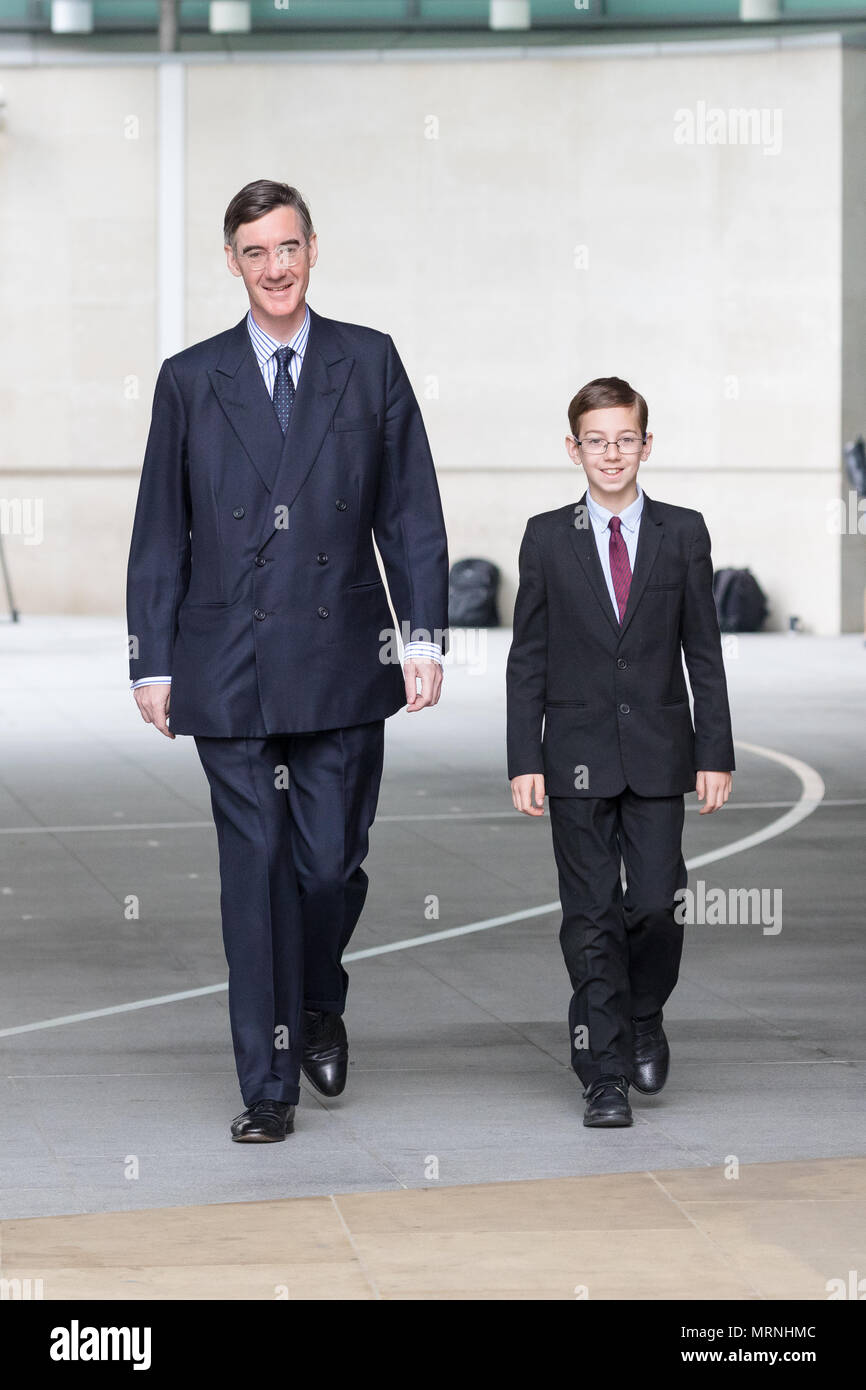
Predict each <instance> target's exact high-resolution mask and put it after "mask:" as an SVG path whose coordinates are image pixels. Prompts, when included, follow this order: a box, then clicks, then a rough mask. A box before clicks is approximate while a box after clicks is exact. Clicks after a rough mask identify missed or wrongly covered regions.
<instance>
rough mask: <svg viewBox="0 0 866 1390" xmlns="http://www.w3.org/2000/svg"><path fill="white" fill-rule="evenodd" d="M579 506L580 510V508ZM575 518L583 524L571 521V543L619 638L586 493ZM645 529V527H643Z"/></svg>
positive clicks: (575, 513)
mask: <svg viewBox="0 0 866 1390" xmlns="http://www.w3.org/2000/svg"><path fill="white" fill-rule="evenodd" d="M578 508H579V509H580V510H578ZM574 519H575V520H580V521H581V522H582V523H583V524H581V525H580V526H574V525H573V524H571V523H569V526H568V529H569V531H570V532H571V543H572V545H573V546H574V550H575V553H576V555H577V558H578V560H579V561H580V563H581V565H582V566H583V571H584V574H585V575H586V577H587V579H588V581H589V586H590V588H591V589H592V592H593V593H594V594H595V596H596V598H597V599H598V602H599V604H600V606H601V611H602V613H603V614H604V616H605V618H606V619H607V622H608V625H609V627H610V629H611V631H612V632H613V633H614V635H615V636H616V638H617V640H619V635H620V626H619V623H618V622H617V620H616V617H615V615H614V611H613V605H612V604H611V601H610V594H609V593H608V591H607V584H606V583H605V579H604V571H603V570H602V568H601V560H600V559H599V558H598V546H597V545H596V543H595V532H594V530H593V529H592V519H591V517H590V515H589V510H588V508H587V505H586V493H584V494H583V496H582V497H581V499H580V501H579V502H578V504H577V508H575V509H574ZM641 529H643V528H641Z"/></svg>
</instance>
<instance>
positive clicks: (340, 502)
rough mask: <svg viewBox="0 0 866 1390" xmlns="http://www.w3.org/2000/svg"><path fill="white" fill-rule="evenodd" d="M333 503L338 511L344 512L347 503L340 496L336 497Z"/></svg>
mask: <svg viewBox="0 0 866 1390" xmlns="http://www.w3.org/2000/svg"><path fill="white" fill-rule="evenodd" d="M334 505H335V506H336V508H337V511H338V512H344V511H345V510H346V508H347V507H348V505H349V504H348V502H346V501H345V500H344V499H343V498H342V497H338V498H337V501H336V503H335V504H334Z"/></svg>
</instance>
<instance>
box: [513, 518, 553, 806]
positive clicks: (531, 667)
mask: <svg viewBox="0 0 866 1390" xmlns="http://www.w3.org/2000/svg"><path fill="white" fill-rule="evenodd" d="M519 564H520V583H519V587H518V590H517V602H516V604H515V607H514V636H513V639H512V643H511V650H510V651H509V653H508V662H507V665H506V669H505V685H506V697H507V711H508V714H507V744H508V777H509V780H510V779H511V778H512V777H520V776H522V775H524V774H525V773H540V772H543V770H544V762H543V759H542V748H541V736H542V725H543V721H544V705H545V700H546V696H547V587H546V584H545V580H544V569H543V566H542V563H541V554H540V551H539V548H538V542H537V540H536V537H535V534H534V531H533V527H532V522H531V521H530V522H529V523H528V524H527V527H526V532H525V534H524V537H523V541H522V544H521V546H520V561H519Z"/></svg>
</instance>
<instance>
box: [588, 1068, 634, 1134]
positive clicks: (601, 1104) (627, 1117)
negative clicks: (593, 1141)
mask: <svg viewBox="0 0 866 1390" xmlns="http://www.w3.org/2000/svg"><path fill="white" fill-rule="evenodd" d="M583 1095H584V1099H585V1100H586V1109H585V1110H584V1112H583V1123H584V1124H585V1125H591V1126H593V1127H594V1128H596V1129H620V1128H623V1127H624V1126H625V1125H630V1124H631V1123H632V1113H631V1106H630V1105H629V1103H628V1081H627V1080H626V1078H625V1077H624V1076H600V1077H599V1078H598V1079H597V1080H596V1081H591V1082H590V1084H589V1085H588V1086H587V1088H586V1090H585V1091H584V1093H583Z"/></svg>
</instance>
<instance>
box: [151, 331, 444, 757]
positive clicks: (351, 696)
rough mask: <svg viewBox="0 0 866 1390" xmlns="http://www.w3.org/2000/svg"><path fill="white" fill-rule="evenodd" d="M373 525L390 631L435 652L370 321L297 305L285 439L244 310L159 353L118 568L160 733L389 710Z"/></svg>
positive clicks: (395, 695)
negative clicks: (157, 680) (297, 366)
mask: <svg viewBox="0 0 866 1390" xmlns="http://www.w3.org/2000/svg"><path fill="white" fill-rule="evenodd" d="M374 537H375V541H376V544H377V546H378V548H379V551H380V554H381V556H382V560H383V564H384V568H385V573H386V575H387V579H388V588H389V590H390V594H391V598H392V601H393V604H394V609H395V612H396V616H397V620H398V623H399V624H400V629H401V634H402V636H403V638H404V640H430V641H439V642H440V643H441V644H442V647H443V650H445V649H446V648H447V637H446V628H447V622H448V617H447V613H448V555H447V543H446V536H445V527H444V522H443V517H442V507H441V503H440V498H439V489H438V486H437V482H436V474H435V471H434V467H433V460H432V458H431V455H430V448H429V445H428V441H427V434H426V431H425V429H424V424H423V421H422V419H421V413H420V410H419V408H418V403H417V401H416V399H415V396H414V394H413V392H412V388H411V386H410V384H409V380H408V377H407V375H406V372H405V369H404V367H403V365H402V363H401V361H400V358H399V356H398V354H397V351H396V348H395V347H394V344H393V342H392V341H391V338H390V337H389V336H388V335H387V334H386V333H380V332H378V331H376V330H375V329H372V328H365V327H361V326H359V325H356V324H349V323H340V322H337V321H336V320H333V319H327V318H323V317H322V316H321V315H319V314H317V313H315V312H314V311H313V310H312V309H311V310H310V333H309V338H308V341H307V347H306V350H305V355H304V362H303V367H302V369H301V374H300V377H299V380H298V387H297V393H296V396H295V400H294V405H293V408H292V413H291V418H290V421H289V428H288V430H287V432H286V435H285V438H284V437H283V434H282V431H281V429H280V426H279V422H278V420H277V417H276V413H275V411H274V408H273V404H272V402H271V399H270V396H269V394H268V389H267V387H266V385H265V383H264V380H263V378H262V374H261V371H260V369H259V365H258V362H257V360H256V357H255V354H254V353H253V349H252V345H251V343H250V340H249V334H248V332H247V327H246V317H244V318H243V319H242V320H241V321H240V323H238V324H236V325H235V326H234V328H230V329H228V331H226V332H224V333H218V334H217V335H216V336H215V337H213V338H208V339H207V340H206V341H204V342H201V343H196V344H195V345H194V346H193V347H190V348H187V349H185V350H184V351H183V352H179V353H177V354H176V355H175V356H173V357H169V358H167V359H166V361H165V362H163V364H162V368H161V370H160V372H159V376H158V378H157V382H156V389H155V393H154V400H153V418H152V422H151V427H150V434H149V437H148V441H147V448H146V452H145V458H144V466H143V469H142V475H141V484H140V488H139V494H138V504H137V508H136V513H135V522H134V526H133V533H132V544H131V549H130V555H129V566H128V573H127V619H128V628H129V642H130V674H131V676H132V679H133V680H137V679H140V678H143V677H146V676H171V678H172V689H171V707H170V726H171V729H172V731H173V732H174V733H177V734H199V735H206V736H211V737H223V738H231V737H249V738H256V737H265V736H266V735H270V734H275V733H305V732H312V731H316V730H323V729H330V728H339V727H342V726H346V725H351V724H359V723H366V722H368V721H372V720H376V719H382V718H386V717H387V716H388V715H390V714H393V713H394V712H395V711H396V710H397V709H399V708H400V707H401V706H402V705H403V704H405V702H406V697H405V689H404V680H403V672H402V668H401V666H400V665H399V662H398V653H397V649H396V644H395V642H394V641H393V632H394V620H393V617H392V615H391V611H390V609H389V606H388V599H387V595H386V590H385V586H384V585H383V583H382V580H381V577H380V573H379V568H378V566H377V563H376V556H375V551H374V547H373V538H374ZM389 638H390V640H389Z"/></svg>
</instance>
